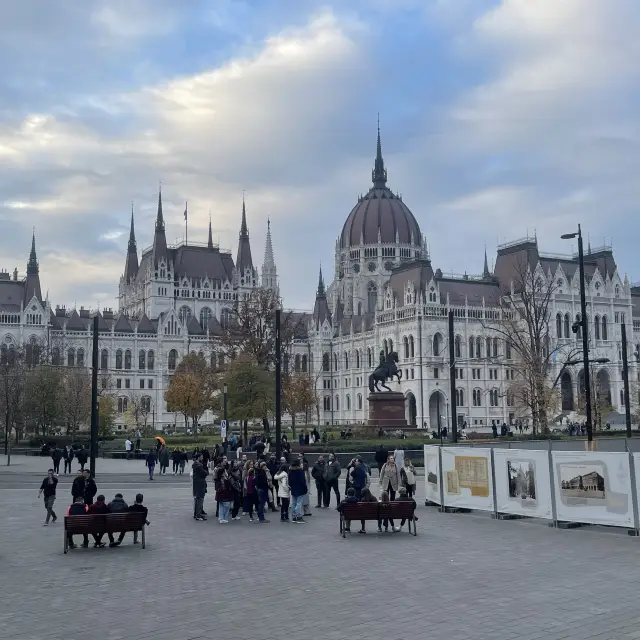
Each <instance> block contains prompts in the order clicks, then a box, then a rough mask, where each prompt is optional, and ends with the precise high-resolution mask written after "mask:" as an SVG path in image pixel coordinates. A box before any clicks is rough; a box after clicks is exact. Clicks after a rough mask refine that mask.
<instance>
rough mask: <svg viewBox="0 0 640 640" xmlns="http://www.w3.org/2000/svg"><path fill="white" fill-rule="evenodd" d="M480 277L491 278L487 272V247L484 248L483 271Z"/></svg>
mask: <svg viewBox="0 0 640 640" xmlns="http://www.w3.org/2000/svg"><path fill="white" fill-rule="evenodd" d="M482 277H483V278H489V277H491V272H490V271H489V261H488V260H487V247H485V248H484V269H483V271H482Z"/></svg>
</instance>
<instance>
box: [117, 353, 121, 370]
mask: <svg viewBox="0 0 640 640" xmlns="http://www.w3.org/2000/svg"><path fill="white" fill-rule="evenodd" d="M116 369H122V349H118V350H117V351H116Z"/></svg>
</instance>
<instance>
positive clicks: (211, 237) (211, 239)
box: [207, 214, 213, 249]
mask: <svg viewBox="0 0 640 640" xmlns="http://www.w3.org/2000/svg"><path fill="white" fill-rule="evenodd" d="M207 247H209V249H213V232H212V231H211V214H209V240H208V241H207Z"/></svg>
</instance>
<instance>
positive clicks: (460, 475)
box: [441, 447, 493, 511]
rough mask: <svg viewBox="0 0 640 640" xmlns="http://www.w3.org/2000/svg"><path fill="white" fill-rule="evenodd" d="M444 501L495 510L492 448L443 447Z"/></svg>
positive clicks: (449, 504)
mask: <svg viewBox="0 0 640 640" xmlns="http://www.w3.org/2000/svg"><path fill="white" fill-rule="evenodd" d="M441 477H442V484H443V490H444V505H445V506H446V507H459V508H461V509H478V510H480V511H493V488H492V484H493V483H492V480H491V449H476V448H475V447H451V448H446V447H443V448H442V476H441Z"/></svg>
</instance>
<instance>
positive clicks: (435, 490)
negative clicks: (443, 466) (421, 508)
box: [424, 444, 442, 505]
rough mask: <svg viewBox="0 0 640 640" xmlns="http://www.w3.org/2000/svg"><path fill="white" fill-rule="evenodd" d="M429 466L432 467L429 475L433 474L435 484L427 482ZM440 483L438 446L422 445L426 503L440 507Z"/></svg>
mask: <svg viewBox="0 0 640 640" xmlns="http://www.w3.org/2000/svg"><path fill="white" fill-rule="evenodd" d="M429 466H431V467H432V469H431V473H432V474H435V479H436V481H437V482H436V484H433V482H429ZM441 482H442V474H441V473H440V445H434V444H425V445H424V495H425V499H426V500H427V501H428V502H431V503H433V504H437V505H441V504H442V499H441V497H440V483H441Z"/></svg>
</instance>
